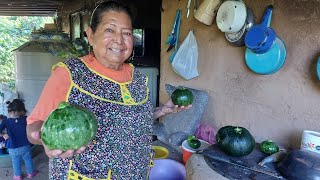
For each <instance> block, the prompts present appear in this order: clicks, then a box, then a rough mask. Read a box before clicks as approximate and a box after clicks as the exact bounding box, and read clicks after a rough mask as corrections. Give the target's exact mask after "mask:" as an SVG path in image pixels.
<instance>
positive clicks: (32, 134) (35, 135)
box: [27, 121, 43, 145]
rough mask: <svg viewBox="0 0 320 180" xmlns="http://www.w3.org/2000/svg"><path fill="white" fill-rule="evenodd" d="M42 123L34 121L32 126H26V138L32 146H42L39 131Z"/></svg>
mask: <svg viewBox="0 0 320 180" xmlns="http://www.w3.org/2000/svg"><path fill="white" fill-rule="evenodd" d="M42 124H43V121H36V122H34V123H32V124H28V125H27V137H28V140H29V141H30V143H32V144H40V145H41V144H42V141H41V138H40V131H41V127H42Z"/></svg>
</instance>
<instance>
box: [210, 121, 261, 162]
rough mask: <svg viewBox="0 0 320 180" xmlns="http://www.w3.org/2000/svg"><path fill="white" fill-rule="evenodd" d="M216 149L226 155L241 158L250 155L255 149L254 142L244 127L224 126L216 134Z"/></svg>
mask: <svg viewBox="0 0 320 180" xmlns="http://www.w3.org/2000/svg"><path fill="white" fill-rule="evenodd" d="M216 141H217V144H218V147H219V148H220V149H221V150H222V151H223V152H224V153H226V154H227V155H229V156H233V157H241V156H246V155H248V154H250V153H251V152H252V151H253V149H254V147H255V144H256V143H255V140H254V138H253V137H252V135H251V134H250V132H249V131H248V130H247V129H246V128H244V127H236V126H225V127H222V128H220V129H219V130H218V132H217V134H216Z"/></svg>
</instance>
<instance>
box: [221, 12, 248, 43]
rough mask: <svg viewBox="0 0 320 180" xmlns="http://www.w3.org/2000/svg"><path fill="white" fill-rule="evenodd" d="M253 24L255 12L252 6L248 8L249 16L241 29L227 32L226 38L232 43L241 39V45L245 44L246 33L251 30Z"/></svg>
mask: <svg viewBox="0 0 320 180" xmlns="http://www.w3.org/2000/svg"><path fill="white" fill-rule="evenodd" d="M253 24H254V14H253V12H252V10H251V9H250V8H247V18H246V23H245V24H244V26H243V27H242V28H241V29H240V31H238V32H235V33H229V32H225V37H226V39H227V40H228V41H229V42H231V43H234V42H237V41H239V40H241V43H240V45H241V46H243V45H244V36H245V35H246V31H247V30H249V29H250V28H251V27H252V26H253Z"/></svg>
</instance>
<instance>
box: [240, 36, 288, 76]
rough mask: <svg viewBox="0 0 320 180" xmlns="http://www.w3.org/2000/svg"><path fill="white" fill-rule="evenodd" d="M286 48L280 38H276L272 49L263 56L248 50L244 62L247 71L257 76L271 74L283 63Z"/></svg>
mask: <svg viewBox="0 0 320 180" xmlns="http://www.w3.org/2000/svg"><path fill="white" fill-rule="evenodd" d="M286 56H287V51H286V46H285V44H284V42H283V41H282V40H281V39H280V38H278V37H277V38H276V40H275V43H274V45H273V46H272V48H271V49H270V50H269V51H267V52H266V53H263V54H257V53H255V52H253V51H251V50H250V49H249V48H247V49H246V52H245V61H246V64H247V66H248V68H249V69H251V70H252V71H253V72H255V73H257V74H264V75H267V74H273V73H275V72H277V71H278V70H279V69H280V68H281V67H282V66H283V65H284V63H285V59H286Z"/></svg>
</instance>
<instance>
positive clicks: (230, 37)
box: [224, 25, 246, 42]
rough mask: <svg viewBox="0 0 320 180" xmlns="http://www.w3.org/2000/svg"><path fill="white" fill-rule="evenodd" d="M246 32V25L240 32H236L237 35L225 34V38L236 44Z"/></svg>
mask: <svg viewBox="0 0 320 180" xmlns="http://www.w3.org/2000/svg"><path fill="white" fill-rule="evenodd" d="M245 31H246V26H245V25H244V26H243V27H242V28H241V30H240V31H238V32H236V33H228V32H225V33H224V34H225V37H226V39H227V40H228V41H229V42H236V41H238V40H240V39H241V38H242V36H243V34H244V32H245Z"/></svg>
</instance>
